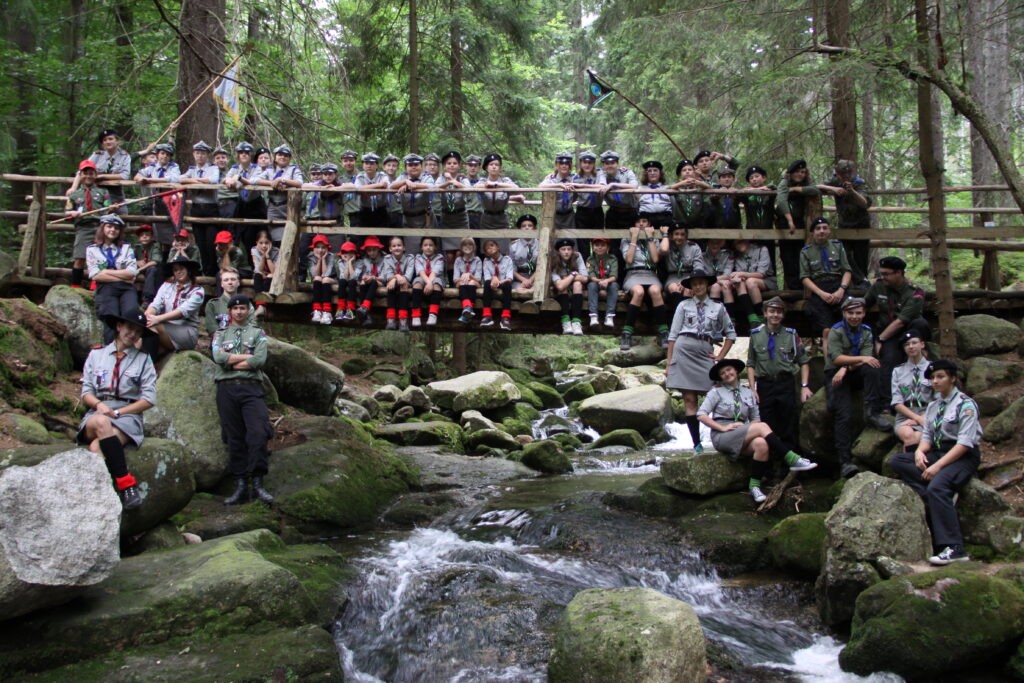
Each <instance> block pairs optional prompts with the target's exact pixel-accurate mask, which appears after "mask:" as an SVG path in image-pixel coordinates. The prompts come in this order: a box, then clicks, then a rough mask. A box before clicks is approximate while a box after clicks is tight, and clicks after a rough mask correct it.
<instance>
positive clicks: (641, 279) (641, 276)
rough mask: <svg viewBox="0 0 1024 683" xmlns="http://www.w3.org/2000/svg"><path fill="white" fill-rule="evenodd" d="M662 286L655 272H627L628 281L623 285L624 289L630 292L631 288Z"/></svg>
mask: <svg viewBox="0 0 1024 683" xmlns="http://www.w3.org/2000/svg"><path fill="white" fill-rule="evenodd" d="M660 284H661V280H659V279H658V274H657V273H655V272H654V271H653V270H627V271H626V279H625V280H624V281H623V283H622V288H623V289H624V290H626V291H629V288H630V287H636V286H637V285H643V286H644V287H649V286H650V285H660Z"/></svg>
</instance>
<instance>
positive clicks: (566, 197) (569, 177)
mask: <svg viewBox="0 0 1024 683" xmlns="http://www.w3.org/2000/svg"><path fill="white" fill-rule="evenodd" d="M574 182H576V176H574V175H573V173H572V155H571V154H569V153H568V152H561V153H559V154H556V155H555V171H554V173H549V174H548V175H547V176H545V177H544V180H542V181H540V185H541V187H548V186H552V185H554V186H558V187H561V188H562V189H563V190H565V191H564V192H559V193H557V194H556V195H555V229H556V230H572V229H573V228H575V227H576V220H575V216H574V215H573V212H572V204H573V201H574V200H575V198H576V195H575V194H573V188H572V185H573V183H574ZM580 246H582V245H580V244H577V249H578V250H579V251H580V253H581V254H582V253H583V250H582V249H579V247H580ZM586 256H587V254H583V257H584V258H586Z"/></svg>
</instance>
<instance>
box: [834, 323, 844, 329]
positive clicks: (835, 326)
mask: <svg viewBox="0 0 1024 683" xmlns="http://www.w3.org/2000/svg"><path fill="white" fill-rule="evenodd" d="M842 326H843V323H842V322H838V323H836V324H835V325H833V326H832V329H833V330H838V329H840V328H841V327H842Z"/></svg>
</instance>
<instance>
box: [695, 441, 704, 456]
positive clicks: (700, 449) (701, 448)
mask: <svg viewBox="0 0 1024 683" xmlns="http://www.w3.org/2000/svg"><path fill="white" fill-rule="evenodd" d="M703 453H704V444H702V443H698V444H694V446H693V454H694V455H701V454H703Z"/></svg>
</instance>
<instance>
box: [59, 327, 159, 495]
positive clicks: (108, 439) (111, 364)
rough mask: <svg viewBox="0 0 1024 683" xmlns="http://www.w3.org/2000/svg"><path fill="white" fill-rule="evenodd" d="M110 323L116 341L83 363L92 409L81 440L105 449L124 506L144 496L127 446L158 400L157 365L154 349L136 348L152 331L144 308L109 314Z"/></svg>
mask: <svg viewBox="0 0 1024 683" xmlns="http://www.w3.org/2000/svg"><path fill="white" fill-rule="evenodd" d="M105 322H106V324H107V325H109V326H110V327H112V328H113V329H114V330H115V335H114V340H113V341H112V342H111V343H109V344H107V345H106V346H102V347H96V348H94V349H93V350H92V351H91V352H90V353H89V357H88V358H86V359H85V367H84V368H82V403H84V404H85V406H86V408H88V409H89V411H88V412H87V413H86V414H85V417H83V418H82V421H81V422H80V423H79V425H78V437H77V439H78V443H81V444H85V445H87V446H88V447H89V450H90V451H92V452H93V453H102V454H103V459H104V460H105V461H106V463H107V470H109V471H110V475H111V476H112V477H113V478H114V484H115V486H116V487H117V492H118V495H119V496H120V498H121V504H122V506H123V507H124V509H125V510H131V509H133V508H137V507H138V506H139V505H141V504H142V497H141V496H140V495H139V490H138V488H137V487H136V484H138V482H137V481H136V480H135V477H133V476H132V474H131V472H129V471H128V461H127V459H126V458H125V455H124V446H125V444H127V443H128V442H131V444H132V445H133V446H136V447H138V446H141V445H142V439H143V430H142V413H143V412H145V411H146V410H149V409H150V408H152V407H153V406H154V405H155V404H156V369H155V368H154V367H153V359H152V358H151V357H150V356H149V354H147V353H144V352H142V351H139V350H138V349H136V348H135V346H136V344H137V343H138V341H139V339H140V338H142V337H145V336H149V335H152V334H153V333H152V332H151V331H149V330H147V329H146V319H145V317H143V315H142V314H141V313H139V312H138V311H136V312H135V313H133V314H131V315H128V316H125V317H121V316H110V317H108V318H107V319H106V320H105Z"/></svg>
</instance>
